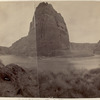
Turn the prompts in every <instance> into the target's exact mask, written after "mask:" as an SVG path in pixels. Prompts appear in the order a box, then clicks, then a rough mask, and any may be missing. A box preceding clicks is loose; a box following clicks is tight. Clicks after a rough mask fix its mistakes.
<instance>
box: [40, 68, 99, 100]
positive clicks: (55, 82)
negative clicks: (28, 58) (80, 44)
mask: <svg viewBox="0 0 100 100" xmlns="http://www.w3.org/2000/svg"><path fill="white" fill-rule="evenodd" d="M97 70H98V69H97ZM99 77H100V69H99V72H98V73H97V72H96V69H94V70H91V71H79V70H73V69H72V70H71V69H70V70H68V72H67V73H66V74H64V73H57V74H54V73H53V72H41V73H40V74H39V88H40V96H41V97H54V98H92V97H93V98H94V97H100V78H99Z"/></svg>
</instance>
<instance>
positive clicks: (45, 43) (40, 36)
mask: <svg viewBox="0 0 100 100" xmlns="http://www.w3.org/2000/svg"><path fill="white" fill-rule="evenodd" d="M34 15H35V16H34V17H33V20H32V22H31V23H30V29H29V33H28V36H26V37H23V38H21V39H19V40H18V41H16V42H15V43H13V44H12V46H11V47H10V48H9V50H10V53H11V54H14V55H24V56H36V50H37V52H38V56H56V55H57V56H58V55H64V54H66V52H67V50H69V47H70V46H69V36H68V31H67V28H66V24H65V22H64V19H63V17H62V16H61V14H60V13H57V12H56V11H55V10H54V9H53V7H52V5H51V4H48V3H44V2H43V3H40V4H39V6H38V7H37V8H36V11H35V14H34ZM34 19H35V20H34ZM36 45H37V46H36ZM36 47H37V48H36Z"/></svg>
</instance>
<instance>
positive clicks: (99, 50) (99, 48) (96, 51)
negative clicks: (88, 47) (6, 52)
mask: <svg viewBox="0 0 100 100" xmlns="http://www.w3.org/2000/svg"><path fill="white" fill-rule="evenodd" d="M94 54H100V40H99V42H98V43H97V44H96V46H95V49H94Z"/></svg>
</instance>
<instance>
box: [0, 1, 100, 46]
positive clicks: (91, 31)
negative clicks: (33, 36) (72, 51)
mask: <svg viewBox="0 0 100 100" xmlns="http://www.w3.org/2000/svg"><path fill="white" fill-rule="evenodd" d="M38 3H39V2H35V6H37V5H38ZM49 3H51V4H52V5H53V7H54V8H55V10H56V11H57V12H59V13H61V15H62V16H63V17H64V20H65V22H66V25H67V28H68V31H69V36H70V41H71V42H81V43H83V42H89V43H94V42H98V40H100V2H95V1H94V2H92V1H90V2H89V1H84V2H82V1H65V2H62V1H59V2H58V1H56V2H53V1H52V2H49ZM33 14H34V2H0V46H10V45H11V44H12V43H13V42H15V41H16V40H18V39H20V38H21V37H23V36H26V35H27V34H28V31H29V25H30V22H31V21H32V18H33Z"/></svg>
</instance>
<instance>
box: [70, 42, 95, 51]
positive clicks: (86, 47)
mask: <svg viewBox="0 0 100 100" xmlns="http://www.w3.org/2000/svg"><path fill="white" fill-rule="evenodd" d="M95 46H96V43H72V42H71V43H70V49H71V50H79V51H80V50H81V51H92V52H93V50H94V48H95Z"/></svg>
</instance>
